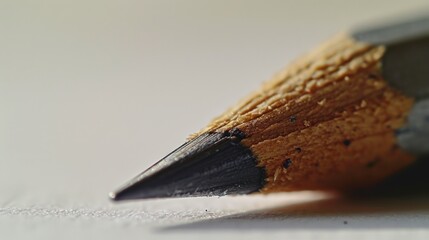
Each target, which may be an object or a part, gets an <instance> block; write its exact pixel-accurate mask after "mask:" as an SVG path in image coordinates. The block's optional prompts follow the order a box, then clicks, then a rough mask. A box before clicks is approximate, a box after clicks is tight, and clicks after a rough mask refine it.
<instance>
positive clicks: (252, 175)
mask: <svg viewBox="0 0 429 240" xmlns="http://www.w3.org/2000/svg"><path fill="white" fill-rule="evenodd" d="M241 138H242V134H240V133H239V132H238V131H230V132H227V133H207V134H203V135H201V136H199V137H197V138H195V139H193V140H191V141H189V142H187V143H185V144H184V145H182V146H181V147H179V148H178V149H176V150H175V151H173V152H172V153H170V154H169V155H168V156H166V157H165V158H163V159H161V160H160V161H159V162H157V163H156V164H154V165H153V166H152V167H150V168H149V169H148V170H146V171H144V172H143V173H141V174H140V175H138V176H137V177H136V178H134V179H133V180H131V181H130V182H129V183H128V184H127V185H126V186H124V187H123V188H121V189H120V190H119V191H117V192H114V193H110V194H109V195H110V198H111V199H112V200H115V201H119V200H131V199H146V198H164V197H195V196H222V195H226V194H228V195H229V194H246V193H250V192H254V191H258V190H259V189H260V188H261V187H262V186H263V185H264V179H265V173H264V170H263V169H262V168H260V167H258V166H257V161H256V159H255V157H254V156H253V155H252V153H251V151H250V150H249V149H248V148H247V147H245V146H243V145H242V144H241V143H240V141H241Z"/></svg>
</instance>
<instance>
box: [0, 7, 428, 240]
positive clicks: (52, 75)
mask: <svg viewBox="0 0 429 240" xmlns="http://www.w3.org/2000/svg"><path fill="white" fill-rule="evenodd" d="M428 9H429V3H428V2H427V0H421V1H419V0H409V1H392V0H384V1H374V0H371V1H370V0H364V1H341V0H328V1H308V0H307V1H299V2H298V1H248V0H246V1H245V0H237V1H226V0H222V1H220V0H217V1H185V0H182V1H155V0H153V1H131V0H127V1H124V0H121V1H119V0H103V1H101V0H92V1H86V0H85V1H83V0H74V1H57V0H44V1H24V0H22V1H15V0H2V1H0V36H1V37H0V115H1V117H0V196H1V197H0V234H1V238H2V239H24V238H31V239H58V238H59V237H60V238H61V239H118V238H120V237H129V238H130V239H135V238H137V237H140V238H141V237H144V238H146V239H170V238H171V237H174V238H175V239H176V238H177V239H200V238H201V237H202V236H203V237H204V238H207V239H218V238H219V237H222V238H224V239H236V238H239V237H240V238H246V239H260V238H261V237H265V238H277V237H278V238H280V237H281V238H286V239H287V238H290V239H307V238H318V239H344V238H351V239H354V238H356V239H357V238H362V237H364V238H368V237H372V238H378V239H403V238H405V237H407V238H410V239H427V237H428V236H429V230H428V229H427V227H428V226H429V204H426V203H427V202H429V201H427V198H425V197H419V198H400V199H396V198H393V199H392V198H389V199H376V200H350V199H348V200H347V199H344V198H339V197H337V196H332V195H328V194H326V193H317V192H299V193H289V194H275V195H268V196H261V195H253V196H238V197H222V198H194V199H168V200H147V201H136V202H127V203H121V204H114V203H112V202H110V201H109V200H108V199H107V193H108V192H109V191H111V190H113V189H115V188H117V187H118V186H120V185H121V184H123V183H124V182H125V181H126V180H128V179H129V178H131V177H133V176H134V175H136V174H137V173H139V172H140V171H142V170H144V169H145V168H147V167H148V166H150V165H151V164H152V163H153V162H155V161H157V160H158V159H160V158H161V157H163V156H164V155H165V154H166V153H168V152H169V151H171V150H172V149H174V148H175V147H177V146H178V145H180V144H181V143H182V142H183V141H184V140H185V138H186V137H187V136H188V135H189V134H191V133H193V132H196V131H198V130H199V129H200V128H202V127H204V126H205V124H207V123H208V122H209V121H210V120H211V119H212V118H213V117H214V116H216V115H218V114H220V113H222V112H223V111H224V110H225V109H226V108H227V107H229V106H230V105H231V104H233V103H235V102H237V101H238V100H239V99H240V98H241V97H243V96H245V95H246V94H247V93H248V92H250V91H252V90H253V89H255V88H257V87H258V86H259V85H260V83H261V82H262V81H264V80H267V79H269V78H270V76H272V75H273V74H274V73H275V72H277V71H278V70H280V69H281V68H282V67H283V66H285V65H286V64H288V63H289V62H290V61H292V60H293V59H294V58H296V57H297V56H299V55H300V54H303V53H305V52H306V51H307V50H309V49H311V48H312V47H314V46H316V45H317V44H318V43H319V42H321V41H323V40H325V39H327V38H329V37H330V36H332V35H333V34H335V33H336V32H338V31H341V30H345V29H347V28H349V27H350V26H355V25H356V24H359V23H363V24H365V23H371V22H373V21H381V20H382V19H385V18H396V17H398V16H402V15H404V14H405V15H406V14H413V13H415V12H425V11H426V12H427V10H428ZM3 237H5V238H3Z"/></svg>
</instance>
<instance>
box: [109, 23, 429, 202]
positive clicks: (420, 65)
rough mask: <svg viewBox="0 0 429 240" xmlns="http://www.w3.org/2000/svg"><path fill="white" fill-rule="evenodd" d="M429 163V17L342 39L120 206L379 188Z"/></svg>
mask: <svg viewBox="0 0 429 240" xmlns="http://www.w3.org/2000/svg"><path fill="white" fill-rule="evenodd" d="M428 153H429V17H420V18H416V19H412V20H410V21H402V22H397V23H393V24H388V25H385V26H375V27H372V28H369V29H361V30H356V31H352V32H351V33H342V34H339V35H337V36H335V37H334V38H332V39H330V40H329V41H327V42H326V43H324V44H322V45H321V46H320V47H318V48H317V49H315V50H313V51H312V52H310V53H309V54H307V55H305V56H303V57H302V58H300V59H298V60H297V61H295V62H293V63H292V64H290V65H289V66H288V67H287V68H286V69H285V70H283V71H282V72H280V73H279V74H277V75H276V76H275V77H274V78H273V79H272V80H271V81H268V82H266V83H265V84H263V85H262V87H261V88H260V89H259V90H257V91H256V92H254V93H253V94H251V95H250V96H248V97H247V98H245V99H244V100H242V101H241V102H240V103H238V104H237V105H235V106H234V107H233V108H231V109H229V110H228V111H226V112H225V113H224V114H223V115H221V116H219V117H218V118H216V119H214V120H213V121H212V122H211V123H210V124H208V126H207V127H206V128H204V129H203V130H202V131H200V132H198V133H196V134H193V135H192V136H191V137H190V138H189V139H188V141H187V142H186V143H185V144H183V145H182V146H180V147H179V148H177V149H176V150H174V151H173V152H172V153H170V154H169V155H167V156H166V157H165V158H163V159H161V160H160V161H158V162H157V163H155V164H154V165H153V166H151V167H150V168H149V169H147V170H146V171H144V172H142V173H141V174H139V175H138V176H137V177H135V178H134V179H132V180H131V181H130V182H129V183H128V184H126V185H125V186H123V187H122V188H120V189H119V190H118V191H116V192H113V193H110V197H111V198H112V199H113V200H130V199H147V198H166V197H194V196H222V195H230V194H249V193H254V192H259V193H271V192H282V191H299V190H336V191H352V190H355V189H362V188H367V187H370V186H373V185H375V184H377V183H379V182H381V181H382V180H383V179H385V178H386V177H388V176H390V175H392V174H394V173H396V172H398V171H400V170H401V169H404V168H405V167H407V166H409V165H410V164H412V163H413V162H415V161H416V159H418V158H419V157H421V156H424V155H427V154H428Z"/></svg>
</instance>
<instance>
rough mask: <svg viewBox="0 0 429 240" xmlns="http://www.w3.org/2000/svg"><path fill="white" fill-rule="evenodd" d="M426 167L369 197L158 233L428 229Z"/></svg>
mask: <svg viewBox="0 0 429 240" xmlns="http://www.w3.org/2000/svg"><path fill="white" fill-rule="evenodd" d="M427 169H429V161H427V163H419V164H416V165H414V166H412V167H411V168H409V169H407V170H406V171H403V172H402V173H401V174H399V175H397V176H395V177H393V178H391V179H389V180H388V181H386V182H385V183H383V184H382V185H380V186H378V187H377V188H374V189H372V190H371V191H367V192H361V193H359V194H354V195H347V196H339V197H335V198H329V199H324V200H315V201H311V202H305V203H298V204H293V205H290V204H289V205H284V206H281V207H276V208H271V209H259V210H255V211H250V212H244V213H239V214H233V215H229V216H224V217H220V218H216V219H206V220H201V221H197V222H192V223H187V224H180V225H174V226H168V227H162V228H159V229H157V230H158V231H159V232H174V231H193V230H201V229H203V230H215V231H216V230H228V231H243V230H246V231H249V230H250V231H252V230H258V231H273V230H276V229H289V230H299V229H301V230H302V229H362V228H363V229H380V228H386V229H392V228H428V227H429V174H427V173H426V172H427Z"/></svg>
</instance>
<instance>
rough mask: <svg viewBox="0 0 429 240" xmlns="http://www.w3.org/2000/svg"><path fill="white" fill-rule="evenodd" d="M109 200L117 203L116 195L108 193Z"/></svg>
mask: <svg viewBox="0 0 429 240" xmlns="http://www.w3.org/2000/svg"><path fill="white" fill-rule="evenodd" d="M109 198H110V200H112V201H117V200H118V199H117V198H116V194H115V193H114V192H109Z"/></svg>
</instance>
